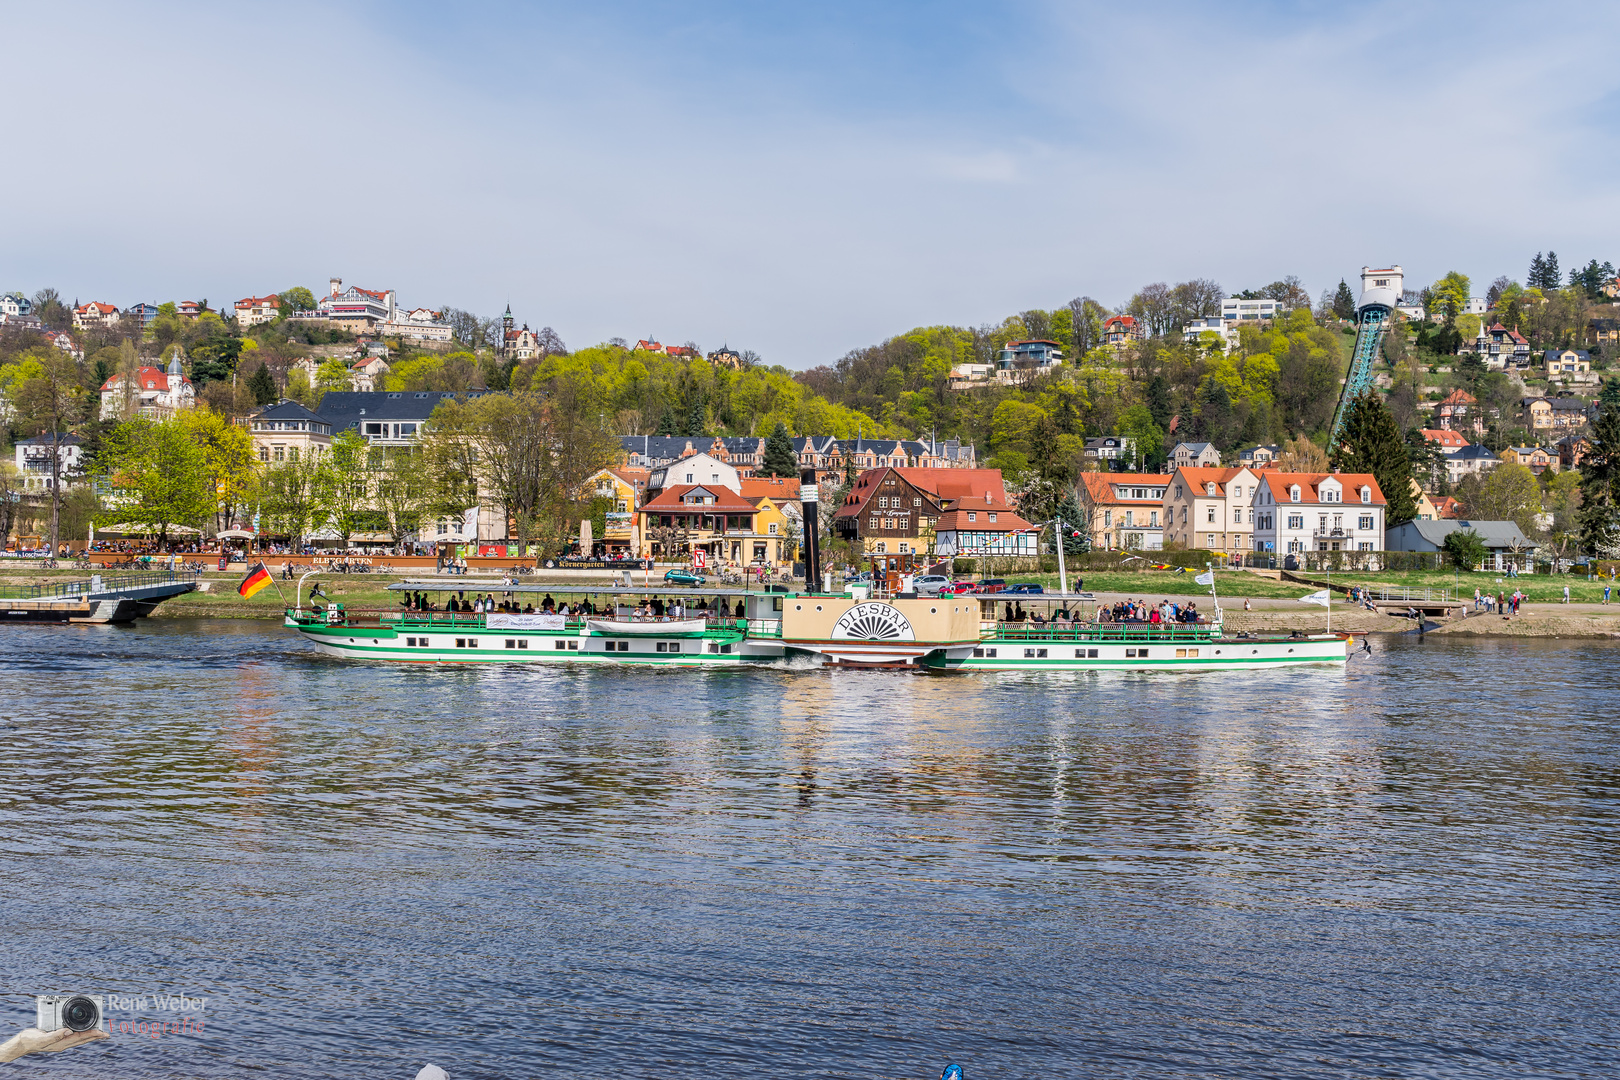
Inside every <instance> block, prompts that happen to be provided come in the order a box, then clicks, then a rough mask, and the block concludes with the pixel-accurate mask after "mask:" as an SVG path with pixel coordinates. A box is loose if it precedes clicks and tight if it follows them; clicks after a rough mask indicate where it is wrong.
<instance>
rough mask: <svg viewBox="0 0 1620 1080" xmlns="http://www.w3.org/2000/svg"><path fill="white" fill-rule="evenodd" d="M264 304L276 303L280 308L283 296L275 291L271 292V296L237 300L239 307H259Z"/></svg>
mask: <svg viewBox="0 0 1620 1080" xmlns="http://www.w3.org/2000/svg"><path fill="white" fill-rule="evenodd" d="M264 304H274V305H275V306H276V307H278V308H279V307H280V306H281V297H279V296H277V295H276V294H275V293H271V294H270V295H269V296H248V297H244V298H243V299H241V300H238V301H237V302H236V306H237V307H238V308H251V307H259V306H261V305H264Z"/></svg>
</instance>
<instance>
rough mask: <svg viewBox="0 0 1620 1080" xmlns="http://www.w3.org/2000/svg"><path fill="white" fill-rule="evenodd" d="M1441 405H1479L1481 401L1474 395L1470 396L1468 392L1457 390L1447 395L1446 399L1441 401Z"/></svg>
mask: <svg viewBox="0 0 1620 1080" xmlns="http://www.w3.org/2000/svg"><path fill="white" fill-rule="evenodd" d="M1440 404H1442V405H1477V404H1479V399H1478V398H1476V397H1475V396H1474V395H1473V394H1470V393H1469V392H1468V391H1466V390H1462V389H1457V390H1453V391H1452V392H1451V393H1449V394H1447V395H1446V397H1445V399H1444V400H1443V401H1441V402H1440Z"/></svg>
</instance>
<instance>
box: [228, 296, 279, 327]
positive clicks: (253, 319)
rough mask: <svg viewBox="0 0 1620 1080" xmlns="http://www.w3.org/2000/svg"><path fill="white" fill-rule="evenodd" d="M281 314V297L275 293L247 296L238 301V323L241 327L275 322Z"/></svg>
mask: <svg viewBox="0 0 1620 1080" xmlns="http://www.w3.org/2000/svg"><path fill="white" fill-rule="evenodd" d="M280 315H281V297H279V296H277V295H276V294H275V293H271V294H270V295H269V296H245V297H243V298H242V299H240V300H238V301H237V302H236V325H237V326H240V327H244V328H245V327H249V326H258V325H260V324H262V323H269V322H275V321H276V319H277V317H278V316H280Z"/></svg>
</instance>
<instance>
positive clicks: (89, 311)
mask: <svg viewBox="0 0 1620 1080" xmlns="http://www.w3.org/2000/svg"><path fill="white" fill-rule="evenodd" d="M122 314H123V313H122V312H120V311H119V310H118V305H117V304H103V303H100V302H99V301H95V300H92V301H90V302H89V303H88V304H80V305H79V306H78V307H76V308H74V309H73V325H74V326H75V327H76V328H77V329H80V330H89V329H91V328H93V327H97V326H110V325H112V324H113V323H116V322H117V321H118V319H119V317H120V316H121V315H122Z"/></svg>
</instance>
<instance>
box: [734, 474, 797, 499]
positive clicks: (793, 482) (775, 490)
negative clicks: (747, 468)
mask: <svg viewBox="0 0 1620 1080" xmlns="http://www.w3.org/2000/svg"><path fill="white" fill-rule="evenodd" d="M742 496H743V498H745V499H787V500H788V501H789V502H792V501H794V500H796V499H798V497H799V481H798V479H797V478H795V477H787V476H751V477H747V478H745V479H744V480H743V481H742Z"/></svg>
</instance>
